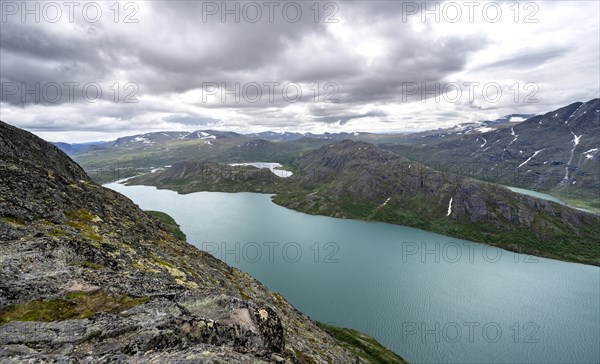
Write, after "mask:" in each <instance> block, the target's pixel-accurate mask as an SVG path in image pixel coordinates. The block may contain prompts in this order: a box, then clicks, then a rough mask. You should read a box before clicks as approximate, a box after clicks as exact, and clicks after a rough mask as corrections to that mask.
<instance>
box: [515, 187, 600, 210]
mask: <svg viewBox="0 0 600 364" xmlns="http://www.w3.org/2000/svg"><path fill="white" fill-rule="evenodd" d="M504 187H506V188H508V189H509V190H511V191H513V192H516V193H520V194H522V195H527V196H532V197H537V198H541V199H542V200H548V201H552V202H556V203H559V204H561V205H565V206H569V207H571V208H574V209H576V210H580V211H585V212H590V213H592V214H597V212H595V211H592V210H588V209H585V208H583V207H577V206H573V205H569V204H568V203H566V202H565V201H563V200H561V199H559V198H558V197H554V196H552V195H549V194H547V193H542V192H537V191H532V190H527V189H524V188H519V187H511V186H504Z"/></svg>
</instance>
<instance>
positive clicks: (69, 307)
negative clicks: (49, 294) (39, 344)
mask: <svg viewBox="0 0 600 364" xmlns="http://www.w3.org/2000/svg"><path fill="white" fill-rule="evenodd" d="M147 301H148V298H147V297H141V298H132V297H127V296H119V295H112V294H109V293H106V292H103V291H97V292H93V293H89V292H72V293H68V294H66V295H65V296H64V297H63V298H59V299H54V300H36V301H30V302H27V303H22V304H16V305H11V306H7V307H5V308H4V309H2V310H1V311H0V325H4V324H6V323H8V322H11V321H44V322H50V321H62V320H69V319H83V318H87V317H90V316H92V315H94V314H96V313H98V312H109V313H115V314H117V313H120V312H122V311H124V310H128V309H130V308H132V307H134V306H137V305H140V304H143V303H146V302H147Z"/></svg>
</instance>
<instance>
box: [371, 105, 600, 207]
mask: <svg viewBox="0 0 600 364" xmlns="http://www.w3.org/2000/svg"><path fill="white" fill-rule="evenodd" d="M382 147H384V148H385V149H389V150H392V151H394V152H397V153H399V154H402V155H405V156H407V157H408V158H411V159H413V160H416V161H419V162H423V163H425V164H427V165H430V166H432V167H434V168H436V169H443V170H448V171H452V172H456V173H461V174H464V175H468V176H471V177H474V178H478V179H483V180H489V181H494V182H497V183H502V184H508V185H513V186H520V187H526V188H531V189H535V190H541V191H549V192H552V193H554V194H557V195H559V196H564V197H566V198H571V199H584V200H587V201H588V202H590V205H588V206H591V207H596V208H600V99H593V100H590V101H588V102H586V103H581V102H577V103H574V104H571V105H568V106H565V107H563V108H560V109H558V110H555V111H551V112H548V113H546V114H544V115H537V116H534V117H532V118H529V119H527V120H526V121H524V122H521V123H518V124H516V125H514V126H512V127H509V128H502V129H498V130H494V131H489V132H485V133H482V134H476V135H466V134H465V135H462V136H460V137H459V138H452V139H450V140H436V141H434V142H431V143H425V144H424V145H420V146H407V145H392V144H387V145H384V146H382Z"/></svg>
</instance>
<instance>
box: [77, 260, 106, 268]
mask: <svg viewBox="0 0 600 364" xmlns="http://www.w3.org/2000/svg"><path fill="white" fill-rule="evenodd" d="M79 265H80V266H81V267H83V268H88V269H93V270H100V269H102V268H104V267H103V266H101V265H100V264H96V263H94V262H90V261H87V260H86V261H84V262H81V263H79Z"/></svg>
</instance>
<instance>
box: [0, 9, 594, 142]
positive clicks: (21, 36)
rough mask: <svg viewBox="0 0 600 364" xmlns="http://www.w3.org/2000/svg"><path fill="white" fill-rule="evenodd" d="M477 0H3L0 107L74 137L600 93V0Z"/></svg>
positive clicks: (330, 126)
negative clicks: (70, 3) (71, 4)
mask: <svg viewBox="0 0 600 364" xmlns="http://www.w3.org/2000/svg"><path fill="white" fill-rule="evenodd" d="M467 3H470V4H471V5H467ZM467 3H463V2H453V1H451V2H428V3H427V9H422V8H421V9H419V7H420V6H421V5H420V4H422V2H420V1H419V2H406V1H405V2H400V1H396V2H390V1H352V2H340V1H338V2H327V1H324V2H318V3H315V2H313V1H310V2H299V1H298V2H277V1H275V2H262V1H257V2H234V1H229V2H227V3H226V6H227V8H228V10H233V12H230V13H226V12H225V10H226V9H223V7H222V6H223V5H222V4H225V3H224V2H221V1H219V2H203V3H202V2H191V1H185V2H177V1H169V2H167V1H164V2H161V1H148V2H144V1H138V2H128V1H122V2H119V3H115V2H113V1H109V2H98V3H86V2H76V4H77V5H75V6H74V7H73V8H71V9H73V13H72V15H73V18H72V19H70V17H69V15H70V14H69V9H70V8H69V7H68V6H67V5H65V4H66V3H65V2H61V1H58V2H55V3H53V4H56V5H57V6H48V5H47V4H48V3H47V2H28V3H27V5H26V6H27V7H28V8H27V9H24V8H23V5H22V4H23V3H22V2H20V1H18V2H14V1H5V0H2V1H0V5H1V9H0V11H1V19H0V81H1V82H2V90H1V91H2V95H1V96H2V99H1V102H0V119H2V120H3V121H5V122H8V123H10V124H13V125H16V126H19V127H23V128H26V129H28V130H30V131H33V132H35V133H37V134H38V135H40V136H42V137H44V138H46V139H49V140H62V141H69V142H76V141H90V140H109V139H114V138H116V137H118V136H123V135H130V134H135V133H143V132H148V131H159V130H190V131H191V130H195V129H207V128H211V129H221V130H233V131H238V132H255V131H264V130H275V131H311V132H316V133H319V132H325V131H329V132H337V131H407V130H424V129H432V128H438V127H447V126H451V125H454V124H458V123H462V122H466V121H474V120H483V119H493V118H496V117H500V116H502V115H505V114H510V113H538V112H545V111H549V110H551V109H553V108H557V107H560V106H563V105H565V104H568V103H571V102H576V101H587V100H589V99H592V98H595V97H599V95H598V93H599V87H600V81H599V80H600V71H599V63H600V61H599V57H600V35H599V34H600V27H599V24H600V18H599V17H600V7H599V6H600V5H599V3H598V2H596V1H582V2H577V1H552V2H533V1H522V2H520V3H519V6H518V7H516V6H515V5H514V2H513V1H510V2H506V3H504V2H495V3H491V2H472V1H471V2H467ZM473 3H476V5H475V6H473ZM36 4H37V5H36ZM98 4H100V5H98ZM115 4H116V5H115ZM315 4H316V5H315ZM498 4H500V5H498ZM36 6H37V8H36ZM98 7H100V8H101V11H102V13H101V15H100V14H99V13H97V8H98ZM298 8H300V9H301V12H302V13H301V14H299V13H298V12H297V11H298ZM57 9H60V11H61V14H58V12H57ZM84 9H85V10H84ZM117 9H118V12H117ZM317 9H318V12H317ZM436 9H437V10H436ZM517 9H518V11H517ZM25 10H27V11H29V12H25ZM257 10H260V11H261V12H262V14H261V16H260V18H259V17H258V13H257ZM425 10H427V12H425ZM457 10H458V11H461V15H460V18H458V13H457ZM470 10H472V12H471V11H470ZM498 11H501V13H498ZM36 16H37V17H39V19H36ZM127 16H129V18H127ZM223 16H225V19H224V20H225V21H224V22H223V19H222V17H223ZM236 16H237V17H239V21H236V19H235V17H236ZM470 17H472V18H471V19H470ZM115 20H116V22H115ZM128 21H137V22H128ZM472 83H479V85H475V86H470V85H472ZM36 85H37V86H36ZM222 85H225V87H226V88H227V90H229V91H228V92H223V88H222ZM236 85H238V86H237V90H236ZM486 85H487V86H486ZM515 85H516V86H515ZM457 86H459V89H460V94H459V93H457ZM36 87H37V89H36ZM497 87H500V88H501V90H502V96H500V97H498V95H497ZM516 89H519V90H520V91H519V94H518V95H515V90H516ZM25 90H29V91H28V92H23V91H25ZM99 90H101V91H102V96H101V97H100V94H99V92H98V91H99ZM116 90H118V94H117V91H116ZM484 90H485V91H487V95H488V96H487V97H484V96H483V95H482V92H483V91H484ZM300 93H301V95H300ZM83 96H85V97H83ZM425 96H427V98H428V99H427V100H426V101H425V102H423V98H424V97H425ZM536 100H537V101H536ZM132 101H137V102H132Z"/></svg>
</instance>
